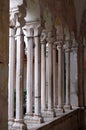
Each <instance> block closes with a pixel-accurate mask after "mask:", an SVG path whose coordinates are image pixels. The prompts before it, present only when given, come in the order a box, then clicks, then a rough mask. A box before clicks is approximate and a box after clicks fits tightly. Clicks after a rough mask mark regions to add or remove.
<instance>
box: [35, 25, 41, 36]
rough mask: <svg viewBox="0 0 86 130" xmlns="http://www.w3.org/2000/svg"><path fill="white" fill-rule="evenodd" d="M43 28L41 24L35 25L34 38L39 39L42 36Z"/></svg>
mask: <svg viewBox="0 0 86 130" xmlns="http://www.w3.org/2000/svg"><path fill="white" fill-rule="evenodd" d="M41 29H42V28H41V26H40V24H38V25H35V27H34V37H39V36H40V35H41Z"/></svg>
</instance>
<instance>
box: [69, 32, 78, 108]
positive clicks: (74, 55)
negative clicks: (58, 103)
mask: <svg viewBox="0 0 86 130" xmlns="http://www.w3.org/2000/svg"><path fill="white" fill-rule="evenodd" d="M70 81H71V82H70V103H71V105H72V107H73V108H74V107H78V106H79V99H78V94H77V93H78V44H77V42H76V40H75V37H74V34H72V46H71V52H70Z"/></svg>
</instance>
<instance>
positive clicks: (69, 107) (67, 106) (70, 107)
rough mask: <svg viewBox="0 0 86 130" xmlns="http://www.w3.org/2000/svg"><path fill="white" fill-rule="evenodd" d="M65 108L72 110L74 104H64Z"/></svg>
mask: <svg viewBox="0 0 86 130" xmlns="http://www.w3.org/2000/svg"><path fill="white" fill-rule="evenodd" d="M64 109H65V110H72V106H71V105H64Z"/></svg>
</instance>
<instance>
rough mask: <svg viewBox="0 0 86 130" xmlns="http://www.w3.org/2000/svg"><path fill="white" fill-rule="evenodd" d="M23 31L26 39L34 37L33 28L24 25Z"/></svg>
mask: <svg viewBox="0 0 86 130" xmlns="http://www.w3.org/2000/svg"><path fill="white" fill-rule="evenodd" d="M23 31H24V34H25V36H26V37H28V38H31V37H34V29H33V26H27V25H25V26H24V27H23Z"/></svg>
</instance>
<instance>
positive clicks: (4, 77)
mask: <svg viewBox="0 0 86 130" xmlns="http://www.w3.org/2000/svg"><path fill="white" fill-rule="evenodd" d="M8 11H9V0H8V1H6V0H0V130H7V113H8V109H7V107H8V105H7V104H8V97H7V88H8V83H7V82H8V72H7V70H8V43H9V42H8V38H9V33H8V32H9V28H8V27H9V12H8Z"/></svg>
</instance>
